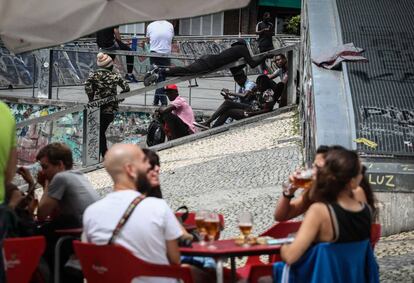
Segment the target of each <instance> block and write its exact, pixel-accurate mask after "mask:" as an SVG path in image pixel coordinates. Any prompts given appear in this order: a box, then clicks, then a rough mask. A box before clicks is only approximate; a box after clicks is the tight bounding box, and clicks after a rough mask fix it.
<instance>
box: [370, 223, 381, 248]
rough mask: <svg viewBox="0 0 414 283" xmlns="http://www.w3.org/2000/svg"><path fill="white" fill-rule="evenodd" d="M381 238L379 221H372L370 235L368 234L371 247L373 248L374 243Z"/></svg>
mask: <svg viewBox="0 0 414 283" xmlns="http://www.w3.org/2000/svg"><path fill="white" fill-rule="evenodd" d="M380 238H381V224H379V223H373V224H372V225H371V236H370V239H369V240H370V242H371V247H372V249H373V250H374V248H375V245H376V244H377V243H378V241H379V239H380Z"/></svg>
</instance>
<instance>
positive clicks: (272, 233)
mask: <svg viewBox="0 0 414 283" xmlns="http://www.w3.org/2000/svg"><path fill="white" fill-rule="evenodd" d="M301 224H302V221H285V222H279V223H276V224H275V225H273V226H272V227H270V228H269V229H267V230H266V231H264V232H263V233H262V234H260V236H261V237H264V236H269V237H273V238H285V237H287V236H288V235H289V234H291V233H295V232H297V231H298V230H299V227H300V225H301ZM280 260H281V258H280V255H271V256H269V263H272V262H276V261H280ZM262 266H263V263H262V261H260V257H259V256H249V257H248V258H247V261H246V265H245V266H243V267H241V268H238V269H237V274H238V276H240V277H242V278H249V280H248V282H255V281H250V280H253V279H252V278H251V276H252V275H254V274H255V272H256V271H255V270H254V269H255V268H259V269H260V270H257V273H258V275H260V274H261V272H262V271H263V270H267V271H268V270H269V269H266V268H265V267H262ZM271 274H272V271H271V269H270V274H264V275H260V276H258V277H257V278H259V277H261V276H265V275H271Z"/></svg>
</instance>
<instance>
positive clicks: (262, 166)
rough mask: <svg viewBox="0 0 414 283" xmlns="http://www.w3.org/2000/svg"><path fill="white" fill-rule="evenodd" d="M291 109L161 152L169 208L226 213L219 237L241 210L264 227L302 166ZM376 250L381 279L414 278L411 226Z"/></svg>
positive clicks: (231, 232) (100, 183) (104, 181)
mask: <svg viewBox="0 0 414 283" xmlns="http://www.w3.org/2000/svg"><path fill="white" fill-rule="evenodd" d="M295 115H297V114H296V112H295V111H292V112H288V113H285V114H282V115H278V116H275V117H270V118H267V119H265V120H263V121H260V122H256V123H252V124H249V125H245V126H242V127H237V128H232V129H230V130H229V131H226V132H223V133H221V134H218V135H214V136H210V137H207V138H204V139H201V140H197V141H194V142H191V143H188V144H184V145H181V146H177V147H173V148H170V149H167V150H163V151H161V152H159V155H160V158H161V184H162V190H163V195H164V198H165V199H166V200H167V202H168V203H169V204H170V206H171V207H172V208H173V209H175V208H177V207H179V206H181V205H184V204H185V205H187V206H188V207H189V208H190V209H191V210H197V209H201V208H206V209H211V210H215V211H217V212H219V213H222V214H224V217H225V221H226V223H225V226H226V228H225V230H224V231H223V233H222V238H230V237H234V236H236V235H238V234H239V231H238V227H237V216H238V214H239V213H240V212H241V211H250V212H251V213H252V215H253V217H254V230H253V233H255V234H258V233H260V232H261V231H264V230H265V229H266V228H267V227H269V226H270V225H271V224H273V223H274V221H273V211H274V208H275V204H276V202H277V199H278V197H279V196H280V195H281V183H282V182H283V181H285V180H286V178H287V177H288V175H289V174H290V172H292V171H293V170H295V169H296V168H298V167H300V166H302V147H301V145H300V143H299V142H298V139H297V138H296V137H295V136H297V134H298V133H295V132H294V128H295V126H294V123H295ZM88 178H89V179H90V180H91V181H92V183H93V184H94V185H95V186H96V187H97V188H98V192H99V193H100V194H101V195H105V194H106V193H107V192H109V191H111V187H110V185H111V183H112V182H111V180H110V178H109V176H108V175H107V174H106V172H105V171H104V170H98V171H94V172H91V173H89V174H88ZM376 255H377V257H378V262H379V265H380V272H381V282H394V281H399V282H414V262H413V261H414V260H413V255H414V233H413V232H411V233H402V234H399V235H394V236H390V237H387V238H382V239H381V240H380V242H379V243H378V246H377V249H376ZM240 263H242V262H239V264H240Z"/></svg>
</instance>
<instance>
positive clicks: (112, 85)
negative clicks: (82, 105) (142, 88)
mask: <svg viewBox="0 0 414 283" xmlns="http://www.w3.org/2000/svg"><path fill="white" fill-rule="evenodd" d="M117 86H120V87H121V88H122V92H128V91H129V86H128V83H127V82H126V81H125V80H124V79H123V78H122V77H121V75H120V74H118V73H115V72H112V71H110V70H107V69H101V68H100V69H97V70H96V71H95V72H93V73H90V74H89V77H88V79H87V80H86V82H85V92H86V94H87V95H88V98H89V102H91V101H94V100H98V99H101V98H105V97H108V96H115V97H116V95H117V89H116V88H117ZM118 104H119V101H118V100H115V101H111V102H109V103H106V104H104V105H102V106H101V111H102V113H106V114H114V112H116V111H118Z"/></svg>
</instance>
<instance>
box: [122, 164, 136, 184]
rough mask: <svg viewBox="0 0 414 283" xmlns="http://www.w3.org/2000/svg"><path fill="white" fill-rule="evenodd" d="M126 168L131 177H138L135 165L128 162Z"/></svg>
mask: <svg viewBox="0 0 414 283" xmlns="http://www.w3.org/2000/svg"><path fill="white" fill-rule="evenodd" d="M124 168H125V172H126V173H127V175H128V176H129V177H131V178H133V179H134V180H135V179H136V178H137V170H136V168H135V166H133V165H132V164H131V163H129V164H126V165H125V167H124Z"/></svg>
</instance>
